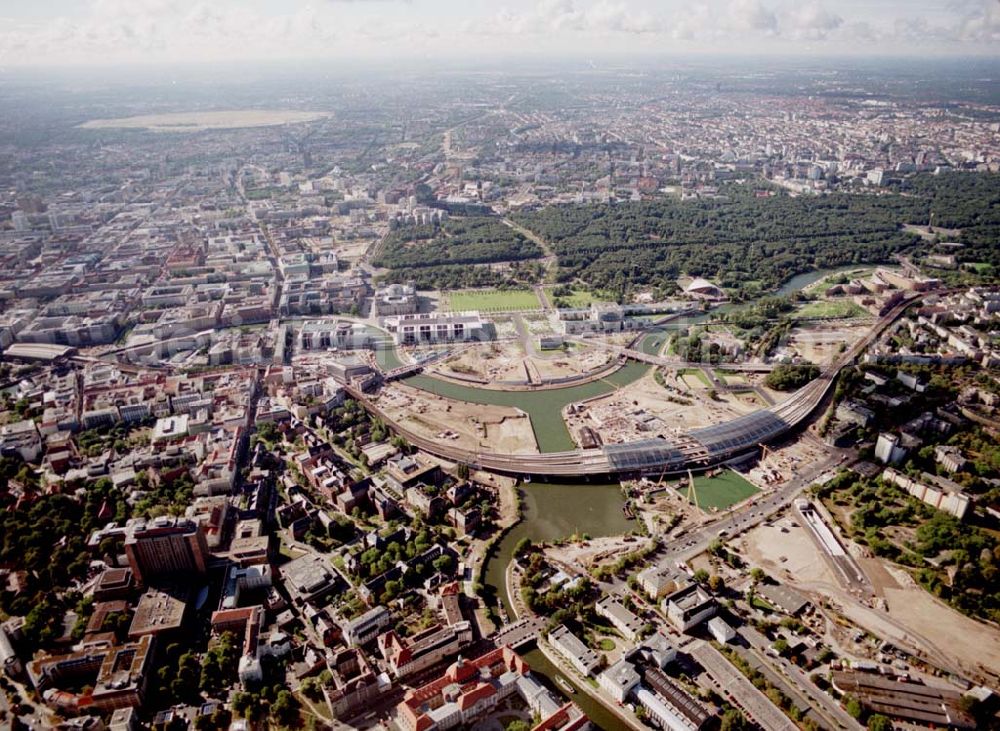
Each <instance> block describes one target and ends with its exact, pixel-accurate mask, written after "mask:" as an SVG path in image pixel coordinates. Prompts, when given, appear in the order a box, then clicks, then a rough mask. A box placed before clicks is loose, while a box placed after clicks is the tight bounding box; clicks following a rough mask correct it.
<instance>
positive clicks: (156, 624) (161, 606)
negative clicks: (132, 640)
mask: <svg viewBox="0 0 1000 731" xmlns="http://www.w3.org/2000/svg"><path fill="white" fill-rule="evenodd" d="M189 597H190V592H189V591H188V590H187V589H186V588H182V587H170V588H166V589H150V590H149V591H147V592H146V593H145V594H143V595H142V597H141V598H140V599H139V605H138V606H137V607H136V608H135V616H134V617H133V618H132V624H131V625H130V626H129V628H128V634H129V637H140V636H142V635H147V634H158V633H160V632H168V631H170V630H175V629H180V627H181V625H182V624H183V622H184V614H185V612H186V611H187V603H188V598H189Z"/></svg>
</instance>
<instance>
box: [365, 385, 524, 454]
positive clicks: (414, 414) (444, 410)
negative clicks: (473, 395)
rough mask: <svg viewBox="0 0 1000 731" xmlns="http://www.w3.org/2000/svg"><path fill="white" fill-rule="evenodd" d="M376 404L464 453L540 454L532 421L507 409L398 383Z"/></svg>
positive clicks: (381, 394)
mask: <svg viewBox="0 0 1000 731" xmlns="http://www.w3.org/2000/svg"><path fill="white" fill-rule="evenodd" d="M377 403H378V406H379V407H380V408H382V409H384V410H385V411H386V413H387V414H389V416H391V417H392V418H393V419H395V420H396V421H398V422H399V423H401V424H403V425H404V426H406V427H408V428H410V429H412V430H413V431H415V432H417V433H419V434H422V435H424V436H426V437H428V438H431V439H444V440H446V441H449V442H450V443H452V444H455V445H456V446H459V447H463V448H465V449H480V448H489V449H490V450H491V451H496V452H508V453H511V452H519V453H529V454H530V453H537V452H538V445H537V444H536V442H535V433H534V432H533V431H532V428H531V419H529V418H528V416H527V414H524V413H523V412H521V411H518V410H517V409H514V408H511V407H508V406H490V405H483V404H471V403H467V402H464V401H452V400H450V399H445V398H442V397H440V396H435V395H434V394H432V393H429V392H427V391H422V390H420V389H416V388H412V387H410V386H405V385H403V384H399V383H396V384H393V385H392V386H390V387H387V388H385V389H383V390H382V392H381V393H380V394H379V396H378V399H377Z"/></svg>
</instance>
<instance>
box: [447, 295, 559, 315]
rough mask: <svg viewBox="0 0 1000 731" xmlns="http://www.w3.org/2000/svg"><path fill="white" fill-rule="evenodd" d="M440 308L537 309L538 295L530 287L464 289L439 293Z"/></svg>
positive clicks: (460, 310) (508, 310)
mask: <svg viewBox="0 0 1000 731" xmlns="http://www.w3.org/2000/svg"><path fill="white" fill-rule="evenodd" d="M441 299H442V309H446V310H451V311H452V312H466V311H468V310H479V311H480V312H517V311H520V310H538V309H541V304H540V303H539V302H538V296H537V295H536V294H535V292H534V291H533V290H530V289H508V290H502V289H465V290H460V291H458V292H448V293H447V294H442V295H441Z"/></svg>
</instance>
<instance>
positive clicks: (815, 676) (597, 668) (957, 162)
mask: <svg viewBox="0 0 1000 731" xmlns="http://www.w3.org/2000/svg"><path fill="white" fill-rule="evenodd" d="M915 63H916V62H915ZM984 73H986V72H985V71H982V70H981V69H980V68H978V67H975V66H973V67H969V68H963V67H959V66H951V65H948V64H939V65H937V66H934V65H930V64H927V65H926V66H921V65H920V64H919V63H917V65H916V66H915V67H914V68H911V69H910V70H909V72H907V73H903V71H902V70H901V69H899V68H897V67H895V66H893V65H891V64H889V65H887V66H883V65H881V64H876V63H870V64H858V65H850V64H847V65H844V66H843V67H842V68H839V69H838V70H836V71H831V70H830V69H828V68H826V69H818V68H817V69H813V68H810V67H809V65H808V64H791V63H788V64H773V65H772V66H770V67H767V68H764V67H761V68H754V67H746V68H740V67H733V66H718V67H716V66H712V65H709V64H692V65H680V66H677V67H671V68H669V69H662V68H655V67H650V68H645V67H641V68H624V67H622V68H617V67H601V68H598V67H587V68H582V67H581V68H578V69H565V70H555V71H552V72H550V73H547V74H542V73H528V72H525V73H518V72H515V71H509V72H505V73H500V72H488V71H483V72H480V73H475V74H473V73H469V74H461V73H449V74H433V73H427V74H422V73H417V72H416V71H414V72H412V73H411V72H405V71H401V72H400V74H402V75H400V74H393V75H391V76H379V75H377V74H371V75H363V76H361V77H354V76H351V75H347V74H343V75H337V74H332V75H325V76H319V75H317V76H316V77H315V78H313V77H308V76H307V77H288V78H285V77H279V76H274V77H267V78H263V79H261V80H260V81H259V82H258V83H246V84H232V85H228V86H226V85H222V86H219V85H214V84H208V83H204V84H201V83H199V82H197V81H192V80H188V81H185V82H183V84H181V85H179V86H176V87H159V86H157V87H153V86H149V85H140V84H136V85H134V86H116V85H114V84H111V83H110V82H109V83H108V84H106V85H102V84H99V83H89V84H82V83H74V82H72V81H70V80H63V81H59V82H56V81H48V82H44V83H43V82H39V81H37V80H31V79H25V80H21V81H19V80H17V79H16V78H13V77H9V78H4V79H3V80H2V83H0V107H2V108H3V109H4V112H3V114H0V261H2V264H3V266H2V268H0V356H2V357H0V504H2V512H0V729H12V730H13V729H22V728H32V729H49V728H57V729H72V730H79V731H101V730H102V729H111V730H112V731H135V730H137V729H156V730H169V731H174V730H176V729H189V728H191V729H199V730H202V729H233V730H234V731H235V730H244V729H246V730H249V729H265V728H272V729H279V728H288V729H296V728H303V729H345V728H359V729H376V728H378V729H386V730H389V729H394V730H399V731H432V730H434V729H441V730H442V731H444V730H445V729H451V728H469V729H483V730H484V731H528V730H529V729H530V730H533V731H577V730H581V729H587V728H593V729H604V731H615V730H617V729H635V730H636V731H639V730H641V729H646V728H654V729H662V730H664V731H699V730H700V729H721V730H722V731H738V730H742V729H763V730H764V731H792V730H793V729H803V730H804V731H809V730H812V729H828V730H831V731H833V730H837V731H841V730H843V731H859V730H861V729H870V730H871V731H884V730H886V729H892V728H897V729H908V730H909V729H922V728H949V729H988V728H1000V697H998V695H997V693H998V692H1000V629H998V625H1000V98H998V95H997V88H996V82H995V81H988V82H983V81H982V79H983V76H982V74H984ZM992 73H993V75H994V78H995V68H993V71H992ZM182 87H183V88H182Z"/></svg>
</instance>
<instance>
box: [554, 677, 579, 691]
mask: <svg viewBox="0 0 1000 731" xmlns="http://www.w3.org/2000/svg"><path fill="white" fill-rule="evenodd" d="M556 685H558V686H559V687H560V688H561V689H562V690H563V691H565V692H566V693H569V694H571V695H572V694H573V693H576V688H574V687H573V686H572V685H570V684H569V683H568V682H567V681H566V678H564V677H563V676H561V675H557V676H556Z"/></svg>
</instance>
